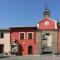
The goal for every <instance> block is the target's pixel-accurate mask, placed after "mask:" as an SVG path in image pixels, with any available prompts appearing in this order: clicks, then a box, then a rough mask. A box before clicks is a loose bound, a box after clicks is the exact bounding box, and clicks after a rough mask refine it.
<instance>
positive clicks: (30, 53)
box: [28, 46, 33, 55]
mask: <svg viewBox="0 0 60 60" xmlns="http://www.w3.org/2000/svg"><path fill="white" fill-rule="evenodd" d="M32 54H33V53H32V46H28V55H32Z"/></svg>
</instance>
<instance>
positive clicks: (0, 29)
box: [0, 28, 10, 31]
mask: <svg viewBox="0 0 60 60" xmlns="http://www.w3.org/2000/svg"><path fill="white" fill-rule="evenodd" d="M0 31H10V29H9V28H0Z"/></svg>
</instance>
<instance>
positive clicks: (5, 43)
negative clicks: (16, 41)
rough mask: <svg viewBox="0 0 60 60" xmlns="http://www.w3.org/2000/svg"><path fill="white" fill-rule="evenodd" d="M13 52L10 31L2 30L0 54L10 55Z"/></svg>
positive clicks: (0, 30) (0, 33) (0, 32)
mask: <svg viewBox="0 0 60 60" xmlns="http://www.w3.org/2000/svg"><path fill="white" fill-rule="evenodd" d="M10 51H11V47H10V30H9V29H0V53H1V54H2V53H4V54H6V55H9V54H10Z"/></svg>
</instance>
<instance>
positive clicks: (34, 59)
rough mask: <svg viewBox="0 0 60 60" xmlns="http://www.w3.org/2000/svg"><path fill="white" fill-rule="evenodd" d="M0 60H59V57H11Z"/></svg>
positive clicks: (0, 59)
mask: <svg viewBox="0 0 60 60" xmlns="http://www.w3.org/2000/svg"><path fill="white" fill-rule="evenodd" d="M0 60H60V56H55V55H54V56H51V55H48V56H47V55H43V56H12V57H8V58H0Z"/></svg>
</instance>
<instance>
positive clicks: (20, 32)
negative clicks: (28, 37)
mask: <svg viewBox="0 0 60 60" xmlns="http://www.w3.org/2000/svg"><path fill="white" fill-rule="evenodd" d="M20 33H24V39H25V32H19V39H20ZM24 39H23V40H24ZM20 40H21V39H20Z"/></svg>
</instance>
